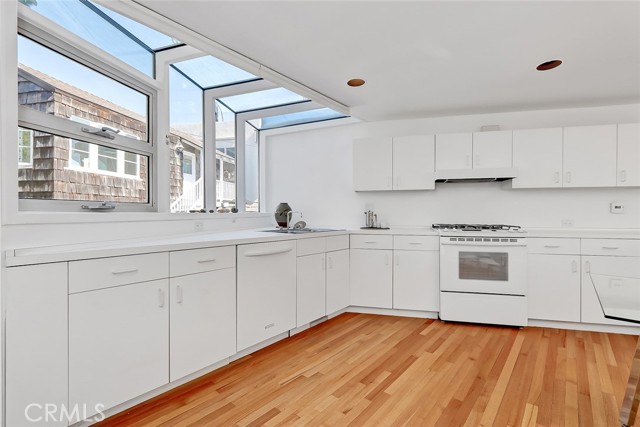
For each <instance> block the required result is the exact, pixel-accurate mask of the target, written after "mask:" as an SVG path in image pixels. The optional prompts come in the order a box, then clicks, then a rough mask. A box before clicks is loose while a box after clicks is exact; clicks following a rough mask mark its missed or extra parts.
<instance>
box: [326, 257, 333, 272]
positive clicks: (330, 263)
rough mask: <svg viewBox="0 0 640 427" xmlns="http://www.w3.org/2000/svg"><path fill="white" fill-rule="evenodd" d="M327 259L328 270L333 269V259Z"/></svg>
mask: <svg viewBox="0 0 640 427" xmlns="http://www.w3.org/2000/svg"><path fill="white" fill-rule="evenodd" d="M327 259H328V261H329V269H332V268H333V258H332V257H328V258H327Z"/></svg>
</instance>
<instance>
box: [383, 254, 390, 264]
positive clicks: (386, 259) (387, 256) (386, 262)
mask: <svg viewBox="0 0 640 427" xmlns="http://www.w3.org/2000/svg"><path fill="white" fill-rule="evenodd" d="M384 265H389V255H387V254H385V255H384Z"/></svg>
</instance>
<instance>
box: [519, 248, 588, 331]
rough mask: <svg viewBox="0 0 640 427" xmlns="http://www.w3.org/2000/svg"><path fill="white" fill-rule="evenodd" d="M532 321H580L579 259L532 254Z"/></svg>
mask: <svg viewBox="0 0 640 427" xmlns="http://www.w3.org/2000/svg"><path fill="white" fill-rule="evenodd" d="M528 276H529V277H528V281H527V284H528V305H529V316H528V317H529V319H541V320H558V321H565V322H580V257H579V256H576V255H544V254H531V255H529V266H528Z"/></svg>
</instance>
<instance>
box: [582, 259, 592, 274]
mask: <svg viewBox="0 0 640 427" xmlns="http://www.w3.org/2000/svg"><path fill="white" fill-rule="evenodd" d="M584 271H585V272H586V273H591V262H589V261H587V262H585V263H584Z"/></svg>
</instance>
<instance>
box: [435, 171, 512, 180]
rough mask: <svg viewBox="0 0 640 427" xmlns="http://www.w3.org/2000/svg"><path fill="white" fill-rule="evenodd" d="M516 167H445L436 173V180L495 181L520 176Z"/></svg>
mask: <svg viewBox="0 0 640 427" xmlns="http://www.w3.org/2000/svg"><path fill="white" fill-rule="evenodd" d="M517 172H518V170H517V169H515V168H477V169H445V170H438V171H436V173H435V178H436V182H494V181H506V180H508V179H513V178H515V177H517V176H518V173H517Z"/></svg>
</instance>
